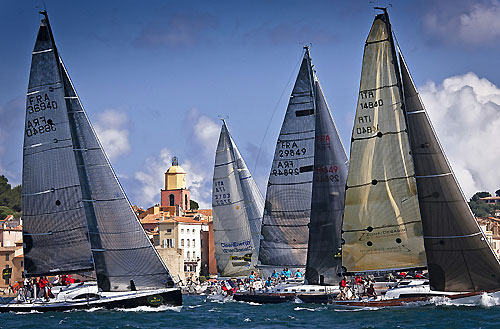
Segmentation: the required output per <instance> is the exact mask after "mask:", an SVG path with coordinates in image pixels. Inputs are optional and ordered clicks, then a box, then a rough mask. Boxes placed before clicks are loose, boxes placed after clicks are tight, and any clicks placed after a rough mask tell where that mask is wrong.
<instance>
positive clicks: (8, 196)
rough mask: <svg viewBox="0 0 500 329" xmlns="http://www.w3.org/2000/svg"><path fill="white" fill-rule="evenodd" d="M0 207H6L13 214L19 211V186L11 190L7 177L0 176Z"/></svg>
mask: <svg viewBox="0 0 500 329" xmlns="http://www.w3.org/2000/svg"><path fill="white" fill-rule="evenodd" d="M0 206H6V207H8V208H10V209H11V210H13V211H14V212H20V211H21V185H18V186H16V187H14V188H11V186H10V184H9V182H8V180H7V177H5V176H3V175H0Z"/></svg>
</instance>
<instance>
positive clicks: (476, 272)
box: [399, 50, 500, 292]
mask: <svg viewBox="0 0 500 329" xmlns="http://www.w3.org/2000/svg"><path fill="white" fill-rule="evenodd" d="M399 59H400V63H401V75H402V81H403V86H404V96H405V102H406V106H407V116H408V130H409V135H410V138H411V142H412V143H411V145H412V155H413V161H414V164H415V174H416V180H417V187H418V197H419V204H420V213H421V216H422V224H423V230H424V242H425V252H426V255H427V263H428V270H429V282H430V286H431V288H432V289H434V290H439V291H461V292H468V291H485V290H497V289H498V288H500V264H499V260H498V258H497V256H496V255H495V253H494V252H493V250H492V249H491V247H490V245H489V243H488V241H487V239H486V237H485V235H484V232H483V231H482V230H481V228H480V227H479V224H478V223H477V221H476V219H475V218H474V215H473V214H472V212H471V210H470V208H469V206H468V204H467V201H466V199H465V197H464V194H463V192H462V190H461V188H460V186H459V184H458V181H457V179H456V177H455V174H454V173H453V171H452V168H451V166H450V164H449V162H448V159H447V157H446V155H445V153H444V150H443V148H442V146H441V143H440V142H439V139H438V137H437V134H436V132H435V130H434V128H433V126H432V123H431V121H430V119H429V116H428V114H427V111H426V109H425V107H424V104H423V103H422V100H421V99H420V96H419V93H418V91H417V89H416V87H415V84H414V83H413V80H412V78H411V75H410V72H409V70H408V67H407V65H406V62H405V61H404V58H403V55H402V53H401V51H400V50H399Z"/></svg>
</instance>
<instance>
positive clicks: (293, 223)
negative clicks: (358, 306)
mask: <svg viewBox="0 0 500 329" xmlns="http://www.w3.org/2000/svg"><path fill="white" fill-rule="evenodd" d="M347 168H348V159H347V155H346V153H345V150H344V147H343V145H342V142H341V141H340V137H339V134H338V131H337V128H336V127H335V123H334V121H333V119H332V116H331V113H330V110H329V108H328V105H327V102H326V100H325V97H324V95H323V91H322V90H321V86H320V84H319V80H318V78H317V76H316V72H315V70H314V68H313V65H312V63H311V57H310V54H309V48H308V47H305V52H304V57H303V59H302V64H301V66H300V69H299V73H298V76H297V80H296V82H295V85H294V88H293V90H292V94H291V96H290V100H289V103H288V108H287V111H286V114H285V119H284V121H283V125H282V127H281V131H280V135H279V137H278V142H277V146H276V151H275V154H274V159H273V163H272V167H271V172H270V175H269V182H268V187H267V194H266V203H265V208H264V217H263V222H262V239H261V245H260V253H259V265H258V267H259V268H260V269H261V270H262V271H263V273H264V275H265V276H264V279H265V278H267V277H268V276H270V273H271V272H272V271H273V270H276V271H277V272H278V273H279V272H280V271H281V270H282V269H283V268H285V267H286V268H289V269H301V270H302V273H303V270H304V269H305V279H306V282H305V283H306V284H301V283H293V282H291V283H284V284H279V285H277V286H276V287H273V288H271V289H269V290H267V291H260V292H257V293H256V294H236V295H235V297H234V298H235V299H236V300H241V301H247V302H259V303H279V302H284V301H293V300H295V298H296V297H298V298H300V299H301V300H303V301H305V302H326V301H327V300H328V298H329V296H331V295H332V294H337V293H338V286H337V285H338V282H339V281H340V279H341V278H340V277H339V273H340V272H341V258H340V256H341V254H340V252H341V236H340V232H341V225H342V213H343V209H344V193H345V182H346V178H347ZM292 275H293V272H292Z"/></svg>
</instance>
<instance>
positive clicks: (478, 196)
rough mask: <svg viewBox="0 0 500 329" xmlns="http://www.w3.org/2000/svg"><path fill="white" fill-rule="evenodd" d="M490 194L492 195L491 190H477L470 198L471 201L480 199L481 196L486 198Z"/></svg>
mask: <svg viewBox="0 0 500 329" xmlns="http://www.w3.org/2000/svg"><path fill="white" fill-rule="evenodd" d="M489 196H491V193H490V192H476V193H475V194H474V195H473V196H472V198H471V199H470V200H471V201H479V199H480V198H486V197H489Z"/></svg>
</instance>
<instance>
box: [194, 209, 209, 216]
mask: <svg viewBox="0 0 500 329" xmlns="http://www.w3.org/2000/svg"><path fill="white" fill-rule="evenodd" d="M196 212H198V213H200V214H202V215H205V216H212V209H198V210H197V211H196Z"/></svg>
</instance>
